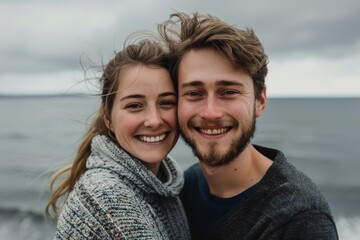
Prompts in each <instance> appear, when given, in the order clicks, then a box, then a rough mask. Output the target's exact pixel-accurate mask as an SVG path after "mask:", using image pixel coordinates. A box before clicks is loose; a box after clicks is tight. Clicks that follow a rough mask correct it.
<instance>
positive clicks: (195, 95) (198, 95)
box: [185, 91, 201, 97]
mask: <svg viewBox="0 0 360 240" xmlns="http://www.w3.org/2000/svg"><path fill="white" fill-rule="evenodd" d="M185 96H188V97H200V96H201V93H200V92H195V91H193V92H187V93H185Z"/></svg>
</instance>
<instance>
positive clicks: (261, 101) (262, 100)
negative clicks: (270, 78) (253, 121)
mask: <svg viewBox="0 0 360 240" xmlns="http://www.w3.org/2000/svg"><path fill="white" fill-rule="evenodd" d="M266 103H267V98H266V86H265V87H264V89H263V90H262V92H261V94H260V96H259V97H257V98H256V103H255V104H256V106H255V108H256V109H255V110H256V117H259V116H261V114H262V113H263V112H264V111H265V107H266Z"/></svg>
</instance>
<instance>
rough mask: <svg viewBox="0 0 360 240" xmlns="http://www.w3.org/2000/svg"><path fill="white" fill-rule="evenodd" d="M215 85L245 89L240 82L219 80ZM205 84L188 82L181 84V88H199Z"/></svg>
mask: <svg viewBox="0 0 360 240" xmlns="http://www.w3.org/2000/svg"><path fill="white" fill-rule="evenodd" d="M215 84H216V85H217V86H241V87H244V84H243V83H241V82H238V81H232V80H219V81H216V82H215ZM204 85H205V84H204V83H203V82H202V81H192V82H186V83H183V84H181V86H180V87H182V88H186V87H199V86H204Z"/></svg>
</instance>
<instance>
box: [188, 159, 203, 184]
mask: <svg viewBox="0 0 360 240" xmlns="http://www.w3.org/2000/svg"><path fill="white" fill-rule="evenodd" d="M199 174H202V172H201V168H200V164H199V163H194V164H193V165H191V166H190V167H189V168H188V169H186V170H185V172H184V177H185V180H186V179H188V178H194V177H196V176H199Z"/></svg>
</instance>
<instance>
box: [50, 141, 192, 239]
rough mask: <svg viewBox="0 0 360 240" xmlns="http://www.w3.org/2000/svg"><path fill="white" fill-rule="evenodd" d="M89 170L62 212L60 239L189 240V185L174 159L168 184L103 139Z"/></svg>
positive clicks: (165, 170)
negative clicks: (184, 196)
mask: <svg viewBox="0 0 360 240" xmlns="http://www.w3.org/2000/svg"><path fill="white" fill-rule="evenodd" d="M86 167H87V170H86V172H85V173H84V175H83V176H82V177H81V178H80V179H79V180H78V182H77V183H76V184H75V186H74V189H73V191H72V192H71V193H70V194H69V196H68V198H67V200H66V203H65V205H64V206H63V208H62V211H61V213H60V216H59V219H58V225H57V231H56V234H55V239H190V235H189V229H188V224H187V220H186V216H185V213H184V210H183V207H182V204H181V202H180V199H179V197H178V194H179V193H180V191H181V189H182V187H183V184H184V180H183V176H182V172H181V170H180V168H179V166H178V165H177V164H176V162H175V161H174V160H173V159H171V158H170V157H167V158H165V159H164V160H163V161H162V164H161V167H160V171H162V174H164V176H165V179H166V180H165V182H164V183H163V182H161V181H160V180H159V179H158V178H157V177H156V176H155V175H154V174H153V173H152V172H151V171H150V170H149V169H148V168H147V167H146V166H145V165H144V164H142V163H141V161H140V160H138V159H136V158H134V157H132V156H130V155H129V154H128V153H126V152H125V151H124V150H122V149H121V148H119V147H118V146H117V145H116V144H115V143H114V142H113V141H112V140H111V139H109V138H108V137H106V136H102V135H99V136H96V137H94V138H93V140H92V145H91V155H90V157H89V158H88V160H87V164H86Z"/></svg>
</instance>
